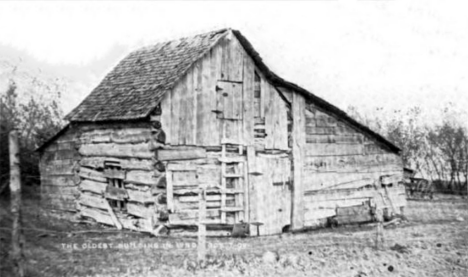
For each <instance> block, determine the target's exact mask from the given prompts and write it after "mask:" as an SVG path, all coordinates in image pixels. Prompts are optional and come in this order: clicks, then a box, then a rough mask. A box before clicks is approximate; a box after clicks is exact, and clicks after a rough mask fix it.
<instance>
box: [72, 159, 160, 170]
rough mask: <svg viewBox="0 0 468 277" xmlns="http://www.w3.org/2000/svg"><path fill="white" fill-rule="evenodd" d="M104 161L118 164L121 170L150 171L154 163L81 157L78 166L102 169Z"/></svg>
mask: <svg viewBox="0 0 468 277" xmlns="http://www.w3.org/2000/svg"><path fill="white" fill-rule="evenodd" d="M105 161H110V162H115V163H118V164H119V165H120V167H121V168H122V169H140V170H152V169H153V168H154V167H153V164H154V162H153V161H152V160H151V159H134V158H129V159H120V158H113V157H83V158H82V159H81V160H80V165H81V166H86V167H91V168H104V162H105Z"/></svg>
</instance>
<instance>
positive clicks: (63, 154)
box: [39, 128, 80, 217]
mask: <svg viewBox="0 0 468 277" xmlns="http://www.w3.org/2000/svg"><path fill="white" fill-rule="evenodd" d="M78 135H79V134H78V132H77V131H76V130H75V129H71V128H69V129H67V130H66V131H65V133H64V134H62V135H61V136H60V137H59V138H58V139H57V140H55V141H54V142H53V143H51V144H50V145H49V146H48V147H47V148H46V149H44V152H43V153H42V156H41V159H40V163H39V169H40V172H41V206H42V207H44V208H45V209H46V210H48V211H51V212H58V213H60V214H61V215H63V216H65V217H71V216H72V215H73V214H74V213H76V211H77V204H76V199H77V198H78V196H79V193H80V192H79V188H78V183H79V178H78V179H77V177H76V172H77V169H78V161H79V154H78V151H77V143H76V142H77V136H78Z"/></svg>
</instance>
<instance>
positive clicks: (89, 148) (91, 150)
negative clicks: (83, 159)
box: [78, 142, 154, 159]
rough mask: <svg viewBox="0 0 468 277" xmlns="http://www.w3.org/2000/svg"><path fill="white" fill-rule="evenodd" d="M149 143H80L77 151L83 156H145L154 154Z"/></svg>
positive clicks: (148, 156) (148, 157)
mask: <svg viewBox="0 0 468 277" xmlns="http://www.w3.org/2000/svg"><path fill="white" fill-rule="evenodd" d="M151 149H152V147H151V143H149V142H146V143H137V144H116V143H98V144H82V145H81V146H80V149H79V150H78V151H79V153H80V154H81V155H83V156H110V157H127V158H146V159H150V158H152V157H153V156H154V153H153V152H152V151H151Z"/></svg>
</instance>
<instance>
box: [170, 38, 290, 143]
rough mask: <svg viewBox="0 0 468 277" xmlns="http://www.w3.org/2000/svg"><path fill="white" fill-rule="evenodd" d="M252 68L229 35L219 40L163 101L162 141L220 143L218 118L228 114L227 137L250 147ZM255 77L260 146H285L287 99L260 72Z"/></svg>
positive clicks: (252, 141)
mask: <svg viewBox="0 0 468 277" xmlns="http://www.w3.org/2000/svg"><path fill="white" fill-rule="evenodd" d="M254 72H255V65H254V62H253V60H252V58H251V57H250V56H249V55H248V54H247V53H246V52H245V50H244V49H243V48H242V46H241V45H240V43H239V42H238V40H237V39H236V38H235V37H234V36H233V37H231V38H230V39H223V40H222V41H220V43H219V44H218V45H217V46H215V47H213V48H212V49H211V50H210V52H209V53H207V54H206V55H205V56H204V57H202V58H201V59H200V60H198V61H197V62H196V63H195V64H194V66H193V67H192V68H191V69H190V70H189V71H188V72H187V74H186V75H185V76H184V77H183V78H181V79H180V80H179V82H178V83H177V85H176V86H175V88H174V89H173V90H172V91H171V92H170V93H167V94H166V96H165V97H164V98H163V99H162V103H161V108H162V110H163V112H162V118H161V121H162V125H163V128H164V127H165V128H164V129H165V130H168V131H167V132H166V142H167V144H169V145H174V146H175V145H197V146H219V145H220V138H221V130H222V129H221V126H222V125H221V122H222V121H221V120H220V118H227V119H229V120H226V127H227V128H226V130H227V132H228V134H227V137H228V138H230V139H232V140H233V141H236V142H238V143H240V144H242V145H254V144H255V139H254V130H253V128H254V117H253V115H254V111H253V108H254V107H253V89H254V74H255V73H254ZM259 75H260V76H261V79H262V80H261V82H262V100H261V101H262V106H261V110H262V112H261V113H262V115H263V116H264V117H265V120H266V121H267V123H266V126H265V132H266V133H267V136H266V139H265V141H264V142H263V143H264V146H263V148H265V149H277V150H287V149H288V143H287V114H286V113H287V111H286V106H285V104H286V103H285V102H284V100H283V99H282V98H281V97H280V96H279V92H278V91H277V90H276V88H275V87H274V86H273V85H271V84H270V83H269V82H268V81H266V79H265V78H264V76H263V75H262V74H261V72H259ZM217 88H218V91H217ZM223 92H224V93H226V95H223V94H222V93H223ZM168 114H170V116H168Z"/></svg>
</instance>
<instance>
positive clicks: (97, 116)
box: [65, 29, 227, 122]
mask: <svg viewBox="0 0 468 277" xmlns="http://www.w3.org/2000/svg"><path fill="white" fill-rule="evenodd" d="M226 32H227V29H222V30H218V31H213V32H209V33H204V34H200V35H197V36H193V37H187V38H181V39H178V40H173V41H169V42H163V43H158V44H156V45H154V46H151V47H145V48H142V49H139V50H136V51H134V52H132V53H130V54H129V55H128V56H127V57H125V58H124V59H123V60H122V61H121V62H120V63H119V64H118V65H117V66H116V67H115V68H114V69H113V70H112V71H111V72H110V73H109V74H107V76H106V77H105V78H104V79H103V80H102V81H101V83H100V84H99V85H98V86H97V87H96V88H95V89H94V90H93V91H92V92H91V94H90V95H89V96H88V97H87V98H86V99H85V100H84V101H83V102H82V103H81V104H80V105H78V107H76V108H75V109H74V110H73V111H71V112H70V113H69V114H68V115H67V116H66V117H65V119H67V120H69V121H72V122H78V121H79V122H83V121H84V122H96V121H122V120H135V119H141V118H145V117H147V116H148V115H149V114H150V113H151V111H152V110H153V109H154V108H155V107H156V105H157V104H158V103H159V101H160V99H161V96H162V95H164V93H165V92H166V91H170V90H171V89H172V88H173V87H174V85H175V83H176V81H177V80H179V79H180V78H181V77H182V76H183V75H184V74H185V72H186V71H187V70H188V69H189V68H190V67H191V65H192V64H193V63H194V62H195V61H197V60H198V59H199V58H200V57H201V56H202V55H204V54H205V53H206V52H207V51H209V50H210V49H211V48H212V46H213V45H214V44H216V42H217V41H218V39H220V38H221V37H222V36H223V35H225V34H226Z"/></svg>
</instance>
